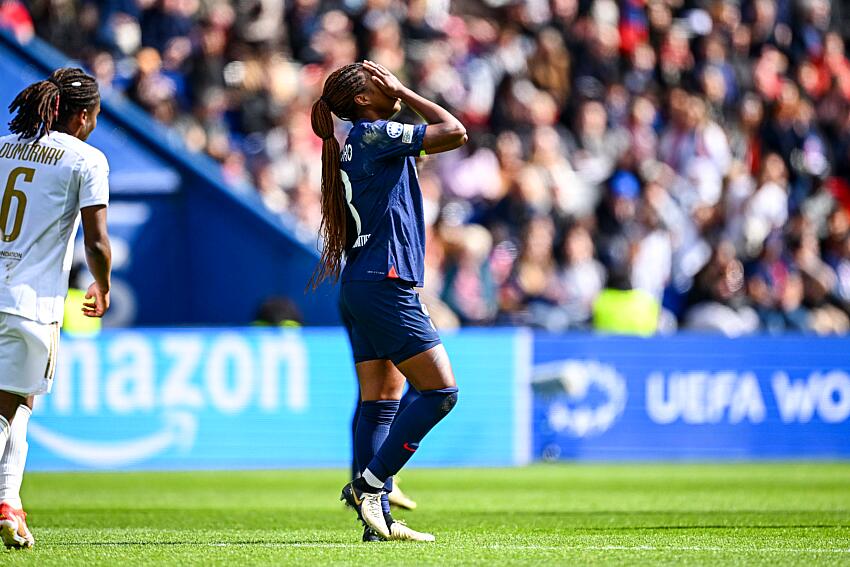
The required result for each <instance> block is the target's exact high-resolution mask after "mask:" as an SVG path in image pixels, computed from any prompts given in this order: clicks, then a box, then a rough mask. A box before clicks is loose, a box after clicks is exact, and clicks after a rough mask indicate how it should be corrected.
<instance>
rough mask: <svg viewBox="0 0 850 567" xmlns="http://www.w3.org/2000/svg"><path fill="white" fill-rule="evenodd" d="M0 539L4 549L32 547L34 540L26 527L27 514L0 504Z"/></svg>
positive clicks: (4, 503)
mask: <svg viewBox="0 0 850 567" xmlns="http://www.w3.org/2000/svg"><path fill="white" fill-rule="evenodd" d="M0 539H2V540H3V544H4V545H5V546H6V548H7V549H8V548H10V547H15V548H23V547H32V546H33V545H35V538H34V537H32V532H30V530H29V528H28V527H27V514H26V512H24V511H23V510H16V509H15V508H12V506H10V505H9V504H7V503H6V502H3V503H2V504H0Z"/></svg>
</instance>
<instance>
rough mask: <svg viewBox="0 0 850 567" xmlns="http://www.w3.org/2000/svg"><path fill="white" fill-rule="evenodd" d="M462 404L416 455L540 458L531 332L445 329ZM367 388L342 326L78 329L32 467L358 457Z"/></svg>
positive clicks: (294, 463)
mask: <svg viewBox="0 0 850 567" xmlns="http://www.w3.org/2000/svg"><path fill="white" fill-rule="evenodd" d="M445 344H446V348H447V349H448V351H449V354H450V356H451V359H452V364H453V367H454V369H455V374H456V375H457V379H458V383H459V386H460V398H459V401H458V405H457V407H456V409H455V411H453V412H452V414H451V415H450V416H449V417H448V418H447V419H446V420H445V421H444V422H442V423H440V424H439V425H438V426H437V428H436V429H435V430H434V431H433V432H432V434H431V435H429V437H428V438H427V439H426V440H425V442H423V444H422V450H421V451H419V452H417V454H416V456H415V458H414V459H413V461H412V463H413V464H416V465H481V466H490V465H511V464H518V463H524V462H527V461H528V459H529V456H530V439H531V433H530V415H531V409H530V389H529V387H528V381H527V378H528V376H527V372H528V370H529V368H530V337H529V336H528V335H527V334H525V333H523V332H521V331H513V330H505V331H497V332H484V331H468V332H462V333H459V334H456V335H449V336H446V337H445ZM355 397H356V386H355V376H354V368H353V364H352V362H351V354H350V349H349V346H348V342H347V339H346V337H345V333H344V331H342V330H341V329H316V330H295V329H268V328H266V329H260V328H255V329H223V330H196V329H191V330H189V329H185V330H180V329H177V330H149V331H105V332H103V333H101V334H100V335H98V336H96V337H91V338H85V337H70V336H65V337H63V339H62V343H61V346H60V351H59V366H58V368H57V374H56V379H55V384H54V388H53V393H52V394H51V395H49V396H41V397H39V398H38V399H37V400H36V408H35V412H34V414H33V418H32V420H31V422H30V428H29V442H30V453H29V468H30V470H71V469H222V468H277V467H316V466H347V465H348V462H349V459H350V454H351V441H350V437H351V415H352V412H353V409H354V403H355Z"/></svg>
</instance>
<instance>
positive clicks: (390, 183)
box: [312, 61, 466, 541]
mask: <svg viewBox="0 0 850 567" xmlns="http://www.w3.org/2000/svg"><path fill="white" fill-rule="evenodd" d="M402 102H404V103H405V104H407V105H408V106H409V107H410V108H412V109H413V110H414V111H415V112H416V113H417V114H419V115H420V116H422V118H424V119H425V121H426V122H427V125H425V124H418V125H414V124H402V123H399V122H394V121H392V120H390V118H392V117H393V116H394V115H395V114H396V113H398V111H399V110H400V109H401V103H402ZM331 113H333V114H335V115H336V116H338V117H339V118H341V119H343V120H348V121H351V122H352V123H353V126H352V128H351V131H350V132H349V134H348V138H347V139H346V141H345V145H344V146H343V148H342V149H340V147H339V144H338V143H337V140H336V138H335V137H334V124H333V118H332V116H331ZM312 125H313V131H314V132H315V133H316V135H317V136H319V137H320V138H321V139H322V141H323V142H322V228H321V234H322V236H323V237H324V243H325V247H324V249H323V251H322V257H321V261H320V264H319V266H318V267H317V269H316V273H315V275H314V277H313V281H312V283H313V285H318V283H319V282H321V281H323V280H325V279H328V278H331V279H337V278H338V277H339V276H340V274H341V276H342V285H341V292H340V310H341V314H342V319H343V323H344V324H345V326H346V329H347V331H348V335H349V339H350V341H351V349H352V352H353V354H354V361H355V368H356V371H357V378H358V381H359V382H360V395H361V399H362V400H363V401H362V402H361V406H360V418H359V421H358V424H357V430H356V433H355V452H356V455H357V462H358V464H359V467H360V469H361V476H360V478H358V479H356V480H354V481H353V482H351V483H349V484H347V485H345V487H344V488H343V490H342V499H344V500H345V501H346V502H347V503H348V504H349V505H350V506H352V507H353V508H354V509H355V510H357V513H358V516H359V518H360V519H361V520H362V521H363V523H364V524H365V525H366V532H365V533H364V540H366V539H370V537H369V536H370V531H371V532H374V534H375V535H377V536H378V537H379V538H381V539H405V540H416V541H433V540H434V537H433V536H431V535H430V534H423V533H419V532H415V531H413V530H411V529H410V528H408V527H407V526H405V525H404V524H401V523H399V522H395V521H393V519H392V516H391V515H390V514H389V505H388V503H387V502H386V498H385V493H386V492H385V491H386V488H387V487H388V486H389V483H390V482H391V479H392V476H393V475H394V474H396V473H397V472H398V471H399V470H400V469H401V468H402V467H403V466H404V464H405V463H407V461H408V460H409V459H410V457H411V456H412V455H413V453H414V452H416V450H417V448H418V447H419V442H420V441H422V439H423V437H425V435H426V434H427V433H428V432H429V431H430V430H431V429H432V428H433V427H434V426H435V425H436V424H437V423H438V422H439V421H440V420H441V419H442V418H443V417H445V416H446V414H448V413H449V412H450V411H451V410H452V408H453V407H454V405H455V403H456V401H457V392H458V390H457V385H456V383H455V378H454V374H453V373H452V369H451V365H450V363H449V358H448V355H447V354H446V350H445V348H443V345H442V343H441V342H440V337H439V336H438V335H437V332H436V330H435V329H434V326H433V324H432V323H431V319H430V317H429V316H428V313H427V311H426V309H425V308H424V307H423V305H422V304H421V303H420V301H419V296H418V294H417V293H416V291H415V289H414V288H415V287H417V286H422V285H423V283H424V282H423V281H422V280H423V275H424V257H425V222H424V217H423V213H422V193H421V191H420V188H419V181H418V177H417V173H416V162H415V159H414V158H415V156H419V155H422V154H433V153H438V152H445V151H448V150H452V149H455V148H458V147H460V146H462V145H463V144H464V143H465V142H466V130H465V128H464V127H463V125H462V124H461V123H460V121H458V120H457V119H456V118H455V117H454V116H452V115H451V113H449V112H448V111H447V110H445V109H444V108H442V107H440V106H439V105H437V104H434V103H433V102H430V101H428V100H426V99H424V98H422V97H421V96H419V95H418V94H416V93H414V92H413V91H411V90H410V89H408V88H407V87H405V86H404V85H402V84H401V82H400V81H399V80H398V79H397V78H396V77H395V76H394V75H393V74H392V73H390V72H389V71H388V70H387V69H386V68H384V67H383V66H381V65H378V64H377V63H373V62H371V61H364V62H363V63H353V64H351V65H346V66H345V67H342V68H340V69H338V70H337V71H335V72H334V73H333V74H331V75H330V76H329V77H328V78H327V80H326V81H325V85H324V88H323V90H322V96H321V98H320V99H319V100H317V101H316V103H315V104H314V105H313V111H312ZM343 256H345V258H346V261H345V267H344V268H343V267H342V264H343ZM405 379H407V380H408V381H409V382H410V383H411V384H412V385H413V386H414V387H415V388H416V389H417V390H418V391H419V392H420V393H421V394H422V395H421V397H420V398H419V399H417V400H416V401H414V402H413V403H411V404H410V405H409V406H408V407H407V408H406V409H405V410H404V411H403V412H402V413H401V414H399V415H398V417H397V419H396V420H395V423H393V418H394V417H395V414H396V412H397V411H398V403H399V399H400V398H401V394H402V391H403V389H404V383H405ZM391 424H392V428H390V425H391ZM382 497H383V498H382Z"/></svg>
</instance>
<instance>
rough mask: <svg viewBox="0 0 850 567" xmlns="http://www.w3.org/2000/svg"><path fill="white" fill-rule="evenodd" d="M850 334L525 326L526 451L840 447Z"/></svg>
mask: <svg viewBox="0 0 850 567" xmlns="http://www.w3.org/2000/svg"><path fill="white" fill-rule="evenodd" d="M848 346H850V342H848V340H847V339H823V338H806V337H781V338H767V337H759V338H743V339H723V338H706V337H696V336H677V337H671V338H663V339H633V338H587V337H577V336H566V337H564V336H561V337H558V336H542V335H541V336H537V337H536V338H535V344H534V361H535V367H534V376H533V381H534V383H535V391H536V394H535V397H534V427H533V431H534V455H535V457H536V458H551V459H557V458H560V459H703V460H706V459H754V458H767V459H785V458H847V457H850V420H849V419H848V417H850V349H848Z"/></svg>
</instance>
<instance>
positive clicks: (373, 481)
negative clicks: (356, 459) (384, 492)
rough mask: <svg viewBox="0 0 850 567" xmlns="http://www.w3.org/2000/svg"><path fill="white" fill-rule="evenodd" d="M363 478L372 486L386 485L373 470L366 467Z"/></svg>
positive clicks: (381, 486)
mask: <svg viewBox="0 0 850 567" xmlns="http://www.w3.org/2000/svg"><path fill="white" fill-rule="evenodd" d="M363 480H365V481H366V484H368V485H369V486H371V487H372V488H383V487H384V481H383V480H381V479H379V478H378V477H376V476H375V474H374V473H373V472H372V471H370V470H369V469H366V470H365V471H363Z"/></svg>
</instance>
